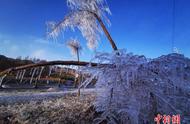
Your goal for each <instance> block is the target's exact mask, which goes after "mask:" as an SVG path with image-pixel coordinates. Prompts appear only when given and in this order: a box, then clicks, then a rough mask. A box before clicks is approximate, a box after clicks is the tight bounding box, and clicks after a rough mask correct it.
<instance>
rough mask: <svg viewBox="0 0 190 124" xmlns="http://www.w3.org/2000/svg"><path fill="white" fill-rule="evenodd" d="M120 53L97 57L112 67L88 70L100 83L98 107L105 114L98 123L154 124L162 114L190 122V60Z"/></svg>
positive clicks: (176, 57) (99, 118)
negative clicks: (149, 58)
mask: <svg viewBox="0 0 190 124" xmlns="http://www.w3.org/2000/svg"><path fill="white" fill-rule="evenodd" d="M119 52H120V54H119V55H118V54H115V53H113V54H109V53H103V54H100V53H99V54H98V55H97V56H96V59H100V62H101V63H104V62H105V61H106V63H109V64H110V65H112V66H104V67H99V68H96V69H95V68H94V67H91V68H90V69H89V67H88V68H87V69H86V70H87V72H88V73H90V72H91V74H92V76H94V77H95V78H96V80H97V82H96V88H97V89H98V90H97V98H96V102H95V107H96V110H97V111H99V112H103V114H102V116H101V117H98V118H97V119H95V122H96V123H98V122H101V121H103V120H107V121H108V123H110V124H113V123H127V124H143V123H154V117H155V115H156V114H158V113H160V114H166V115H173V114H180V115H181V116H182V117H183V121H185V122H188V115H190V110H189V108H190V103H189V99H190V89H189V87H190V84H189V81H190V60H189V59H187V58H185V57H184V56H182V55H179V54H169V55H167V56H161V57H159V58H156V59H152V60H148V59H146V58H145V57H144V56H137V55H133V54H129V53H126V52H125V51H119ZM93 69H94V71H96V73H94V71H93ZM84 70H85V69H84ZM84 83H86V84H87V82H84ZM81 85H83V84H81ZM100 89H101V90H100ZM181 101H183V102H181Z"/></svg>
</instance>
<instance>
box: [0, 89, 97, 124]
mask: <svg viewBox="0 0 190 124" xmlns="http://www.w3.org/2000/svg"><path fill="white" fill-rule="evenodd" d="M53 90H54V89H53ZM94 99H95V93H94V92H93V89H89V90H86V91H84V92H83V93H82V94H81V96H80V98H79V97H78V96H77V90H71V91H58V92H57V91H56V92H55V91H53V92H49V91H45V90H44V89H43V90H40V89H38V90H30V89H28V90H26V89H25V90H21V91H18V90H13V89H12V90H11V92H7V91H5V90H0V124H39V123H40V124H89V123H92V121H93V119H94V117H95V115H96V114H95V111H94V110H93V109H92V102H93V101H94Z"/></svg>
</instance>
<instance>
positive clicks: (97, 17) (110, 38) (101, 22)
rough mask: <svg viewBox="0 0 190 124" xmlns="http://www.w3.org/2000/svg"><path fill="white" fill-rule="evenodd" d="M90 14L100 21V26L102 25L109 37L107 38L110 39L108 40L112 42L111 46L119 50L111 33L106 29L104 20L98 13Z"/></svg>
mask: <svg viewBox="0 0 190 124" xmlns="http://www.w3.org/2000/svg"><path fill="white" fill-rule="evenodd" d="M90 13H92V14H93V15H94V16H95V17H96V19H97V20H98V21H99V23H100V25H101V27H102V29H103V31H104V33H105V35H106V36H107V38H108V40H109V42H110V44H111V46H112V48H113V50H118V48H117V46H116V44H115V42H114V41H113V39H112V37H111V35H110V33H109V32H108V30H107V29H106V26H105V25H104V23H103V21H102V19H101V18H100V17H99V16H98V15H97V14H96V13H94V12H90Z"/></svg>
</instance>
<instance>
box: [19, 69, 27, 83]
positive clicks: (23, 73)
mask: <svg viewBox="0 0 190 124" xmlns="http://www.w3.org/2000/svg"><path fill="white" fill-rule="evenodd" d="M25 73H26V70H24V71H23V72H22V76H21V79H20V83H22V80H23V77H24V75H25Z"/></svg>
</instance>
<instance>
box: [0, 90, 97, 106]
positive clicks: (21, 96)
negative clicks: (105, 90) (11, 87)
mask: <svg viewBox="0 0 190 124" xmlns="http://www.w3.org/2000/svg"><path fill="white" fill-rule="evenodd" d="M49 90H52V91H54V89H49ZM81 91H82V92H81V94H90V93H94V92H95V89H81ZM77 93H78V90H77V89H75V90H71V91H58V92H55V91H54V92H41V93H40V92H15V93H14V92H12V93H7V92H6V93H0V105H3V104H4V105H8V104H9V105H10V104H15V103H16V104H19V103H26V102H31V101H43V100H51V99H55V98H63V97H64V96H66V95H67V94H77Z"/></svg>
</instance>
